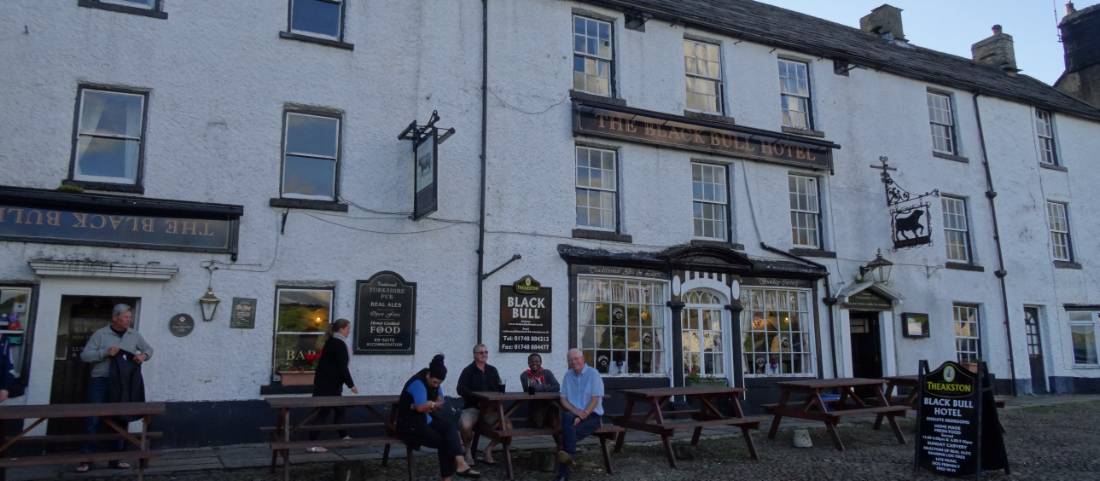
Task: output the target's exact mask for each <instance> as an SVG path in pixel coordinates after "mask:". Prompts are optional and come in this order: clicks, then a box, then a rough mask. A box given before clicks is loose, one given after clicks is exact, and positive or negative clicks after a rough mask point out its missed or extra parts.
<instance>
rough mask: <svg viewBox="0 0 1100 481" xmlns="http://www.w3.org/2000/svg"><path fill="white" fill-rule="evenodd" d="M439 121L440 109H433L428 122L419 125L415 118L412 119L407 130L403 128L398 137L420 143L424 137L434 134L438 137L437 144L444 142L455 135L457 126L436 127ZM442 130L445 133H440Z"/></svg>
mask: <svg viewBox="0 0 1100 481" xmlns="http://www.w3.org/2000/svg"><path fill="white" fill-rule="evenodd" d="M438 121H439V111H438V110H433V111H432V116H431V117H429V118H428V123H426V124H424V125H417V123H416V121H415V120H414V121H412V122H411V123H409V126H408V127H405V130H402V131H401V133H400V134H398V135H397V139H398V140H411V141H413V142H414V143H419V142H421V141H423V140H424V139H427V138H428V137H429V136H432V135H434V136H435V137H436V140H435V143H436V144H437V145H438V144H442V143H443V142H445V141H446V140H447V139H449V138H450V137H451V136H452V135H454V133H455V128H454V127H451V128H449V129H442V128H440V127H436V126H435V123H436V122H438ZM440 131H442V132H443V133H442V134H440Z"/></svg>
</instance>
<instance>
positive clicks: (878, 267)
mask: <svg viewBox="0 0 1100 481" xmlns="http://www.w3.org/2000/svg"><path fill="white" fill-rule="evenodd" d="M893 267H894V263H893V262H890V261H888V260H886V259H885V258H883V257H882V249H879V250H878V252H877V253H875V258H874V259H871V261H870V262H868V263H866V264H864V265H862V266H859V280H860V281H867V280H870V281H874V282H879V283H883V284H885V283H887V282H889V281H890V270H891V269H892V268H893ZM868 274H870V275H871V278H870V279H868V278H867V275H868Z"/></svg>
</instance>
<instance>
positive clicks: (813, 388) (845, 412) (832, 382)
mask: <svg viewBox="0 0 1100 481" xmlns="http://www.w3.org/2000/svg"><path fill="white" fill-rule="evenodd" d="M884 382H885V381H883V380H882V379H867V378H858V377H855V378H838V379H807V380H797V381H782V382H777V383H776V385H777V386H779V388H780V390H781V391H782V392H781V394H780V396H779V403H778V404H766V405H764V408H765V409H768V410H770V411H771V412H772V414H773V415H774V418H773V419H772V425H771V429H770V430H769V431H768V439H775V433H776V432H777V431H779V423H780V421H781V420H782V419H783V417H784V416H787V417H794V418H802V419H812V420H817V421H823V422H824V423H825V428H826V430H828V432H829V436H830V437H832V439H833V445H835V446H836V449H837V450H838V451H843V450H844V443H843V442H842V441H841V440H840V434H839V433H838V432H837V430H836V425H837V423H839V422H840V418H842V417H846V416H852V415H859V414H874V415H876V416H880V415H881V416H885V417H886V419H887V420H888V421H889V423H890V428H891V429H892V430H893V431H894V436H896V437H897V439H898V442H899V443H901V444H905V435H904V434H902V432H901V427H899V426H898V422H897V420H896V419H894V418H895V417H897V416H902V417H904V416H905V412H906V411H907V410H908V409H909V408H908V407H907V406H899V405H893V406H892V405H890V402H889V401H887V400H886V396H885V394H884V393H883V391H882V384H883V383H884ZM860 387H866V388H872V389H873V390H874V392H875V395H874V396H873V397H872V398H871V399H869V400H867V401H865V400H863V399H861V398H860V397H859V396H858V395H857V394H856V392H855V391H856V388H860ZM833 390H835V391H838V392H839V393H840V397H839V399H837V400H835V401H828V402H827V401H825V400H824V399H823V398H822V394H824V393H825V391H833ZM794 392H798V393H802V394H804V395H805V399H803V400H802V402H801V404H791V403H790V402H791V394H792V393H794Z"/></svg>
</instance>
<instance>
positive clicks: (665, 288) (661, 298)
mask: <svg viewBox="0 0 1100 481" xmlns="http://www.w3.org/2000/svg"><path fill="white" fill-rule="evenodd" d="M601 281H602V282H606V283H607V284H606V289H604V290H601V288H600V287H599V285H598V284H599V283H600V282H601ZM589 282H594V283H597V286H596V287H595V293H596V296H597V297H596V299H594V300H590V299H587V298H586V297H585V295H586V294H587V293H586V291H585V284H586V283H589ZM615 283H622V285H623V290H622V294H623V296H624V299H620V298H618V297H617V296H616V293H615V287H614V286H613V284H615ZM643 284H645V285H648V286H650V287H651V289H650V296H649V298H647V299H641V296H640V294H641V292H642V290H641V287H642V285H643ZM631 285H633V286H636V287H638V288H639V290H638V291H637V292H638V293H639V297H638V299H640V300H639V301H638V302H633V303H631V302H628V301H629V299H625V298H626V297H627V296H629V292H628V287H631ZM668 300H669V283H668V281H663V280H658V279H646V278H638V277H627V276H600V275H579V276H577V320H576V321H577V322H576V326H577V347H578V349H580V350H581V352H582V353H584V354H585V359H586V360H588V362H589V365H590V366H592V367H594V368H597V369H599V366H598V365H597V362H596V361H597V357H598V356H599V354H600V353H601V352H610V353H612V359H610V361H611V363H610V365H609V366H608V370H607V371H608V372H606V373H601V374H603V375H604V376H614V377H660V378H666V377H668V376H670V375H671V374H670V373H671V372H672V368H671V362H670V361H671V359H672V357H671V356H672V355H674V354H675V353H674V352H673V350H672V343H671V341H670V339H671V338H670V336H671V335H672V334H671V333H670V332H669V331H670V330H671V322H670V319H669V310H668V307H667V305H666V304H667V302H668ZM586 303H587V304H593V307H592V309H593V311H592V320H591V323H588V322H587V321H588V320H587V319H583V318H582V316H584V312H585V310H586V308H585V307H584V306H583V304H586ZM605 303H606V304H608V306H607V310H608V313H609V314H608V315H609V317H610V316H611V315H613V312H614V308H615V306H616V305H622V306H624V312H625V313H626V316H625V320H624V323H623V324H617V323H615V322H614V320H611V319H609V324H598V323H597V322H598V321H597V317H596V316H597V315H598V311H597V309H599V308H600V306H601V305H603V304H605ZM628 305H633V306H638V307H639V316H640V315H641V307H642V306H647V307H648V312H649V313H650V315H651V316H654V319H652V320H650V321H649V322H650V323H651V325H650V326H649V327H641V326H639V327H637V329H638V330H639V331H638V332H639V345H638V347H637V348H632V347H631V346H630V345H629V344H628V343H629V342H630V333H629V329H630V327H631V326H634V324H633V319H632V318H631V316H630V314H629V312H630V310H629V308H626V307H625V306H628ZM641 322H642V321H639V324H640V323H641ZM619 326H623V327H619ZM601 327H602V328H604V329H610V330H611V332H610V333H609V334H608V339H609V342H610V343H611V347H608V348H601V347H599V342H600V340H599V339H597V338H598V337H599V336H597V335H596V329H598V328H601ZM586 328H592V330H593V333H592V336H591V339H592V341H591V343H589V341H588V339H589V338H588V337H587V336H586V335H585V329H586ZM616 328H619V329H623V343H624V344H623V345H624V346H625V347H623V348H616V347H615V337H614V335H615V334H614V333H615V331H614V329H616ZM647 329H648V330H649V331H650V332H649V334H650V339H651V341H650V342H651V344H650V346H649V347H650V348H649V349H645V348H644V347H645V346H644V342H645V337H644V336H645V331H646V330H647ZM657 331H660V332H657ZM605 332H607V331H605ZM677 334H678V333H677ZM658 340H659V342H660V344H657V342H658ZM615 352H623V353H625V357H626V358H627V361H626V362H624V363H623V367H624V369H629V367H630V366H629V364H630V363H629V357H630V353H631V352H637V353H638V356H639V367H640V366H641V364H642V361H641V360H642V359H644V356H643V355H644V354H645V353H649V354H650V355H651V357H650V369H651V370H652V371H653V372H649V373H631V372H625V373H619V372H617V366H616V364H615V362H614V361H615V360H614V353H615Z"/></svg>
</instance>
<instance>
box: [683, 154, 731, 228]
mask: <svg viewBox="0 0 1100 481" xmlns="http://www.w3.org/2000/svg"><path fill="white" fill-rule="evenodd" d="M696 169H698V170H699V172H700V174H701V175H703V174H706V173H708V172H709V174H710V178H711V179H712V180H719V181H721V182H720V183H718V182H713V181H712V182H707V181H706V176H705V175H703V177H702V178H701V179H702V180H696V176H695V172H696ZM707 186H709V187H710V188H711V189H712V190H713V192H714V193H715V196H714V197H715V198H710V199H708V198H706V188H707ZM700 193H703V195H702V196H700V195H699V194H700ZM719 193H720V194H719ZM706 206H715V207H713V208H714V209H720V210H721V216H720V217H718V218H708V217H705V216H702V217H701V216H700V215H699V214H700V212H699V211H701V210H705V208H706ZM691 211H692V212H691V218H692V233H693V236H694V237H695V238H696V239H705V240H715V241H722V242H725V241H727V240H729V232H730V207H729V169H728V168H727V166H726V165H724V164H712V163H708V162H699V161H692V162H691ZM707 223H713V224H715V225H714V233H715V235H713V236H707V235H705V232H706V228H705V226H706V224H707Z"/></svg>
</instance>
